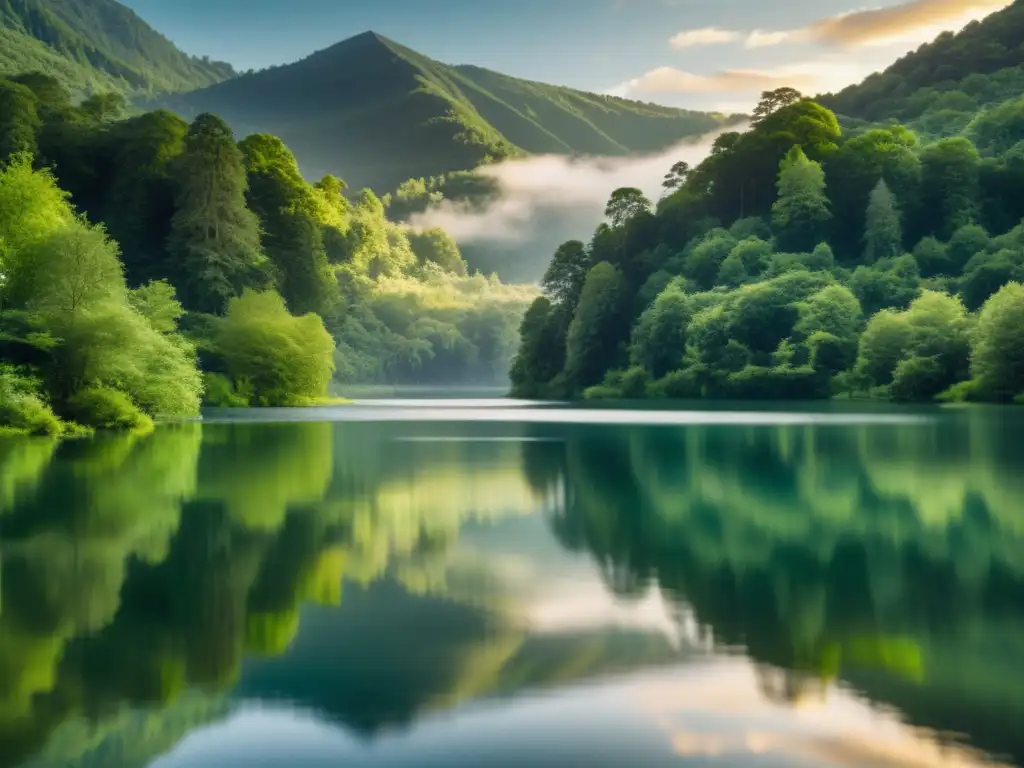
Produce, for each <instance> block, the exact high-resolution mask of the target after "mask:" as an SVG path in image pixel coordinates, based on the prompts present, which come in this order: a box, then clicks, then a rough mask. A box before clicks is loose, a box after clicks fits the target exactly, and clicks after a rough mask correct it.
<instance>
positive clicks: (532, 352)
mask: <svg viewBox="0 0 1024 768" xmlns="http://www.w3.org/2000/svg"><path fill="white" fill-rule="evenodd" d="M519 336H520V344H519V351H518V353H517V354H516V358H515V360H514V361H513V363H512V368H511V371H510V373H509V376H510V377H511V379H512V392H513V394H515V395H517V396H519V397H537V396H539V395H541V394H542V392H543V388H544V386H545V385H547V384H548V383H549V382H551V381H552V379H554V378H555V377H556V376H557V375H558V374H559V373H561V371H562V368H563V367H564V366H565V336H566V328H565V323H564V321H563V320H562V318H561V317H559V310H558V309H557V308H555V307H554V306H553V305H552V304H551V300H550V299H548V298H547V297H546V296H538V297H537V298H536V299H535V300H534V302H533V304H531V305H530V308H529V309H528V310H526V314H525V315H524V316H523V322H522V325H521V326H520V330H519Z"/></svg>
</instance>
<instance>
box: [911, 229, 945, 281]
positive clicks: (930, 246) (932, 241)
mask: <svg viewBox="0 0 1024 768" xmlns="http://www.w3.org/2000/svg"><path fill="white" fill-rule="evenodd" d="M914 261H916V262H917V266H918V269H919V270H920V272H921V277H934V276H935V275H948V274H951V273H952V263H951V262H950V260H949V253H948V252H947V250H946V245H945V244H944V243H942V242H941V241H939V240H937V239H936V238H934V237H930V236H929V237H925V238H922V239H921V241H920V242H919V243H918V244H917V245H916V246H914Z"/></svg>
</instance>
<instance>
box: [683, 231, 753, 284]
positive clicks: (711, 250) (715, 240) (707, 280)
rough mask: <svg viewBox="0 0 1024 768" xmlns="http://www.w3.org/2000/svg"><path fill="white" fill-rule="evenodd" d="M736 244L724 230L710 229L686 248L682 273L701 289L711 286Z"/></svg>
mask: <svg viewBox="0 0 1024 768" xmlns="http://www.w3.org/2000/svg"><path fill="white" fill-rule="evenodd" d="M737 245H738V244H737V242H736V240H735V239H734V238H733V237H732V235H730V234H729V233H728V232H726V231H725V230H722V229H713V230H711V231H710V232H708V233H707V234H706V235H705V236H704V237H703V238H701V239H700V240H699V241H698V242H697V243H696V244H695V245H693V246H692V247H691V248H688V249H687V251H686V254H685V256H684V257H683V264H682V273H683V275H685V276H686V278H687V279H689V280H691V281H693V283H694V284H696V285H697V286H699V287H700V288H702V289H705V290H706V289H709V288H711V287H712V286H713V285H714V284H715V279H716V278H717V276H718V273H719V271H720V270H721V269H722V264H724V263H725V260H726V259H727V258H728V257H729V256H730V254H732V252H733V249H735V248H736V247H737ZM744 267H746V264H744Z"/></svg>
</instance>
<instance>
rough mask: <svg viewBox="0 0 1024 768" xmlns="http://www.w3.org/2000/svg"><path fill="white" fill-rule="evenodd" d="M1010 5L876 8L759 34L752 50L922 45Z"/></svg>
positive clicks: (927, 0)
mask: <svg viewBox="0 0 1024 768" xmlns="http://www.w3.org/2000/svg"><path fill="white" fill-rule="evenodd" d="M1008 5H1010V0H911V1H910V2H906V3H902V4H900V5H894V6H891V7H889V8H873V9H869V10H862V11H852V12H848V13H842V14H838V15H836V16H830V17H828V18H824V19H819V20H817V21H814V22H812V23H811V24H808V25H807V26H805V27H799V28H797V29H790V30H779V31H774V32H770V31H764V30H755V31H753V32H751V33H750V34H749V35H748V36H747V39H746V47H747V48H764V47H766V46H773V45H781V44H783V43H814V44H817V45H823V46H829V47H834V48H850V47H853V46H858V45H891V44H894V43H906V44H914V43H922V42H926V41H928V40H931V39H932V38H934V37H935V36H936V35H938V34H939V33H940V32H942V31H944V30H946V29H961V28H962V27H964V26H965V25H966V24H968V23H969V22H971V21H974V20H977V19H981V18H984V17H985V16H987V15H988V14H990V13H992V12H993V11H998V10H1000V9H1002V8H1005V7H1006V6H1008Z"/></svg>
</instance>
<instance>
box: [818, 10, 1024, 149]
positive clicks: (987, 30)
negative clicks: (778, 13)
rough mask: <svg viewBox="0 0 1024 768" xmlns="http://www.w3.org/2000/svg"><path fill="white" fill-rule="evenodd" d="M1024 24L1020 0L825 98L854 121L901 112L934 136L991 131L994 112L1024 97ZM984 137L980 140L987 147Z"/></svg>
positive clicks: (897, 117) (895, 116)
mask: <svg viewBox="0 0 1024 768" xmlns="http://www.w3.org/2000/svg"><path fill="white" fill-rule="evenodd" d="M1022 28H1024V2H1021V0H1016V2H1014V3H1012V4H1011V5H1010V6H1009V7H1007V8H1005V9H1003V10H1001V11H998V12H997V13H993V14H992V15H990V16H988V17H987V18H985V19H984V20H982V21H975V22H972V23H970V24H968V25H967V26H966V27H965V28H964V29H963V30H962V31H961V32H959V33H958V34H954V33H952V32H945V33H943V34H941V35H939V37H938V38H937V39H936V40H935V41H933V42H931V43H928V44H926V45H923V46H921V47H920V48H919V49H918V50H916V51H914V52H911V53H908V54H907V55H906V56H904V57H903V58H901V59H899V60H898V61H897V62H895V63H894V64H893V65H892V66H890V67H889V68H888V69H886V70H885V71H884V72H880V73H876V74H873V75H871V76H870V77H868V78H867V79H866V80H865V81H864V82H863V83H859V84H856V85H851V86H849V87H848V88H845V89H843V90H842V91H840V92H839V93H836V94H829V95H826V96H822V97H820V101H821V103H822V104H824V105H826V106H827V107H829V108H830V109H833V110H835V111H836V112H837V113H838V114H840V115H842V116H843V120H844V122H846V121H848V122H849V123H850V124H851V125H857V126H861V125H863V121H867V122H878V121H882V120H893V119H894V120H900V121H902V122H904V123H906V124H908V125H910V126H911V127H912V128H913V129H914V130H915V131H917V132H918V133H920V134H921V135H922V136H928V137H931V138H941V137H946V136H952V135H956V134H959V133H961V132H963V131H965V130H968V131H970V132H974V131H975V129H978V130H979V133H981V134H983V133H984V132H985V131H984V128H983V126H982V124H983V123H984V122H985V121H986V120H987V117H986V115H987V113H988V112H989V111H990V110H991V109H995V108H996V107H997V106H998V105H999V104H1001V103H1003V102H1006V101H1007V100H1010V99H1014V100H1015V99H1018V98H1019V96H1020V93H1021V87H1022V85H1024V52H1022V50H1021V46H1020V43H1021V29H1022ZM1011 109H1012V108H1011ZM980 138H981V137H980V135H979V136H976V137H975V140H976V141H978V146H979V148H981V149H983V150H984V144H985V142H984V140H979V139H980ZM1007 148H1008V147H1007Z"/></svg>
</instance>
